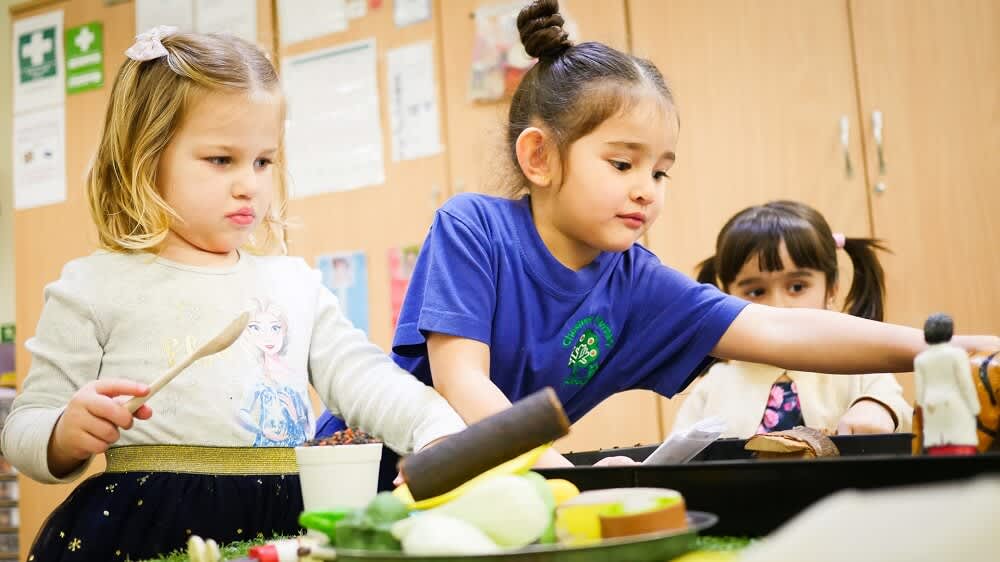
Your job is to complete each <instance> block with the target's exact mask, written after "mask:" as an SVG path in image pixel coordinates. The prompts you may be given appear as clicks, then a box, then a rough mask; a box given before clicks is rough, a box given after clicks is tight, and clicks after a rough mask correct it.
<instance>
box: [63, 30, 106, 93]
mask: <svg viewBox="0 0 1000 562" xmlns="http://www.w3.org/2000/svg"><path fill="white" fill-rule="evenodd" d="M103 85H104V25H103V24H102V23H101V22H99V21H93V22H90V23H85V24H83V25H80V26H77V27H71V28H69V29H67V30H66V93H67V94H77V93H80V92H86V91H88V90H96V89H99V88H100V87H101V86H103Z"/></svg>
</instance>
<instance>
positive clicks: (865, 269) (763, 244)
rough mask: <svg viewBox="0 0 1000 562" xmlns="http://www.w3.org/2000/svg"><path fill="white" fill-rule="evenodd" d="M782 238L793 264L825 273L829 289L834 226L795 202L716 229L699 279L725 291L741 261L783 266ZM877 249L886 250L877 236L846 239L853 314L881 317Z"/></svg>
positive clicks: (750, 212) (746, 212) (744, 214)
mask: <svg viewBox="0 0 1000 562" xmlns="http://www.w3.org/2000/svg"><path fill="white" fill-rule="evenodd" d="M782 242H784V243H785V246H786V247H787V248H788V255H789V256H791V258H792V261H794V262H795V265H797V266H798V267H803V268H808V269H815V270H817V271H821V272H823V274H824V275H825V276H826V287H827V291H828V292H829V291H832V290H833V287H834V285H835V284H836V283H837V274H838V268H837V241H836V240H835V238H834V235H833V231H831V230H830V225H829V224H827V222H826V219H824V218H823V215H821V214H820V213H819V211H817V210H816V209H813V208H812V207H810V206H808V205H806V204H804V203H799V202H796V201H772V202H770V203H767V204H765V205H758V206H754V207H747V208H746V209H743V210H742V211H740V212H739V213H736V214H735V215H734V216H733V217H732V218H731V219H729V221H728V222H727V223H726V225H725V226H723V227H722V230H721V231H719V236H718V238H717V239H716V242H715V255H714V256H712V257H710V258H708V259H706V260H704V261H703V262H701V263H700V264H699V265H698V281H699V282H701V283H711V284H713V285H716V286H718V287H719V288H721V289H722V290H723V291H727V292H728V291H729V285H730V284H732V282H733V280H735V279H736V275H737V274H739V272H740V269H742V268H743V265H744V264H746V263H747V262H748V261H750V260H751V259H753V258H756V257H759V259H760V266H761V270H762V271H781V270H783V269H784V268H785V266H784V264H782V263H781V254H780V248H781V243H782ZM875 250H881V251H888V249H887V248H886V247H885V246H884V245H883V244H882V242H881V241H880V240H874V239H871V238H845V239H844V251H846V252H847V255H848V256H849V257H850V258H851V263H852V264H853V265H854V279H852V280H851V289H850V291H849V292H848V294H847V300H846V302H845V303H844V308H845V310H846V312H848V313H849V314H852V315H854V316H860V317H861V318H868V319H871V320H879V321H881V320H882V318H883V316H884V312H885V273H884V272H883V271H882V264H880V263H879V261H878V256H876V255H875Z"/></svg>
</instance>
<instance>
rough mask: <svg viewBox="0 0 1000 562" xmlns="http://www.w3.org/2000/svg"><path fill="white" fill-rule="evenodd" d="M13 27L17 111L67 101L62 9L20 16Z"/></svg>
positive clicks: (15, 107) (15, 111) (15, 108)
mask: <svg viewBox="0 0 1000 562" xmlns="http://www.w3.org/2000/svg"><path fill="white" fill-rule="evenodd" d="M13 31H14V33H13V37H12V41H13V43H12V45H11V53H12V55H13V67H14V113H15V114H17V113H22V112H24V111H31V110H35V109H38V108H41V107H51V106H54V105H58V104H62V103H64V102H65V100H66V86H65V85H64V82H65V78H64V76H65V72H64V68H65V67H64V66H63V57H64V54H63V13H62V10H57V11H54V12H47V13H44V14H40V15H37V16H34V17H30V18H25V19H23V20H17V21H15V22H14V29H13Z"/></svg>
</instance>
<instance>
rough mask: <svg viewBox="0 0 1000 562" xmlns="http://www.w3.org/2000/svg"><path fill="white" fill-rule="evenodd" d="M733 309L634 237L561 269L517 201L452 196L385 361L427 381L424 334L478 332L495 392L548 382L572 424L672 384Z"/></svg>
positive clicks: (704, 352)
mask: <svg viewBox="0 0 1000 562" xmlns="http://www.w3.org/2000/svg"><path fill="white" fill-rule="evenodd" d="M744 306H746V302H745V301H743V300H740V299H737V298H735V297H730V296H728V295H726V294H724V293H722V292H721V291H719V290H718V289H716V288H715V287H713V286H711V285H702V284H699V283H697V282H695V281H693V280H691V279H690V278H688V277H686V276H684V275H682V274H681V273H679V272H677V271H675V270H673V269H670V268H668V267H666V266H664V265H663V264H661V263H660V260H659V259H658V258H657V257H656V256H655V255H653V254H652V253H651V252H649V251H648V250H646V249H645V248H643V247H642V246H639V245H633V246H632V247H631V248H629V249H628V250H627V251H625V252H604V253H602V254H601V255H599V256H598V258H597V259H596V260H594V261H593V262H592V263H591V264H590V265H588V266H586V267H584V268H583V269H581V270H579V271H573V270H571V269H569V268H567V267H565V266H564V265H562V264H561V263H559V261H558V260H556V258H555V257H554V256H553V255H552V254H551V253H550V252H549V250H548V248H547V247H546V246H545V244H544V242H542V239H541V238H540V237H539V235H538V231H537V230H536V229H535V225H534V223H533V222H532V217H531V207H530V201H529V199H528V198H524V199H520V200H510V199H500V198H495V197H489V196H485V195H479V194H464V195H459V196H457V197H454V198H452V199H451V200H449V201H448V202H447V203H445V205H444V206H443V207H441V209H439V210H438V212H437V215H436V217H435V219H434V224H433V225H432V226H431V229H430V232H429V234H428V235H427V239H426V240H425V241H424V245H423V248H422V249H421V251H420V255H419V257H418V259H417V263H416V266H415V268H414V271H413V276H412V277H411V279H410V286H409V289H408V290H407V293H406V298H405V299H404V301H403V308H402V310H401V312H400V315H399V324H398V328H397V329H396V336H395V339H394V341H393V347H392V350H393V359H395V361H396V362H397V363H398V364H399V365H400V366H402V367H403V368H405V369H407V370H409V371H410V372H412V373H413V374H414V375H416V376H417V378H419V379H420V380H422V381H424V382H425V383H427V384H432V380H431V373H430V368H429V363H428V360H427V346H426V340H425V335H426V334H428V333H430V332H438V333H442V334H449V335H454V336H460V337H464V338H469V339H473V340H477V341H481V342H483V343H485V344H487V345H488V346H489V347H490V379H491V380H492V381H493V383H494V384H496V385H497V387H499V388H500V390H502V391H503V393H504V394H505V395H506V396H507V398H509V399H510V400H511V401H512V402H513V401H516V400H518V399H520V398H522V397H524V396H527V395H528V394H531V393H532V392H535V391H537V390H539V389H541V388H544V387H546V386H551V387H553V388H554V389H555V391H556V393H557V394H558V395H559V398H560V399H561V400H562V404H563V407H564V408H565V410H566V413H567V414H568V415H569V417H570V419H571V420H572V421H576V420H578V419H579V418H581V417H582V416H583V415H584V414H586V413H587V412H588V411H590V410H591V409H592V408H594V407H595V406H597V405H598V404H599V403H601V402H602V401H603V400H604V399H605V398H607V397H609V396H611V395H612V394H615V393H617V392H621V391H625V390H630V389H636V388H641V389H648V390H654V391H656V392H658V393H660V394H662V395H664V396H672V395H673V394H674V393H676V392H678V391H679V390H681V389H683V388H684V387H685V386H686V385H687V384H688V383H689V382H690V380H691V379H692V378H693V377H694V376H695V375H696V374H697V373H698V372H700V371H701V370H702V369H703V368H704V367H705V366H706V364H707V362H708V361H709V360H710V359H709V358H708V353H709V352H710V351H711V350H712V349H713V348H714V347H715V345H716V343H717V342H718V341H719V338H721V337H722V334H724V333H725V331H726V329H727V328H728V327H729V325H730V324H731V323H732V321H733V319H735V318H736V316H737V314H739V312H740V311H741V310H742V309H743V307H744Z"/></svg>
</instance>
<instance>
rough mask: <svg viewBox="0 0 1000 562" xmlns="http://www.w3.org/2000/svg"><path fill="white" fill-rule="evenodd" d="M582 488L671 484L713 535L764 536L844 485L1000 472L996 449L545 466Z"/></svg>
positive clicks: (872, 485) (928, 480) (554, 475)
mask: <svg viewBox="0 0 1000 562" xmlns="http://www.w3.org/2000/svg"><path fill="white" fill-rule="evenodd" d="M538 472H540V473H542V474H543V475H545V477H546V478H565V479H566V480H569V481H571V482H573V483H574V484H576V485H577V487H579V488H580V489H581V490H597V489H601V488H614V487H630V486H648V487H663V488H673V489H675V490H678V491H679V492H681V493H682V494H683V495H684V499H685V502H686V503H687V505H688V508H689V509H695V510H699V511H708V512H711V513H715V514H716V515H718V516H719V522H718V523H717V524H716V525H715V526H714V527H713V528H712V534H717V535H737V536H763V535H765V534H767V533H770V532H771V531H773V530H775V529H776V528H777V527H778V526H780V525H781V524H782V523H784V522H785V521H788V520H789V519H791V518H792V517H794V516H795V515H796V514H798V513H799V512H801V511H802V510H804V509H805V508H807V507H809V506H810V505H812V504H813V503H815V502H817V501H819V500H820V499H822V498H824V497H826V496H828V495H830V494H832V493H834V492H837V491H840V490H844V489H848V488H858V489H874V488H888V487H894V486H903V485H920V484H928V483H932V482H942V481H948V480H959V479H965V478H970V477H973V476H977V475H980V474H1000V453H986V454H982V455H977V456H969V457H927V456H919V457H912V456H901V455H862V456H853V457H851V456H844V457H833V458H824V459H813V460H806V461H802V460H794V461H793V460H784V461H765V460H732V461H715V462H696V463H687V464H680V465H648V466H647V465H635V466H619V467H577V468H564V469H546V470H539V471H538Z"/></svg>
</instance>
